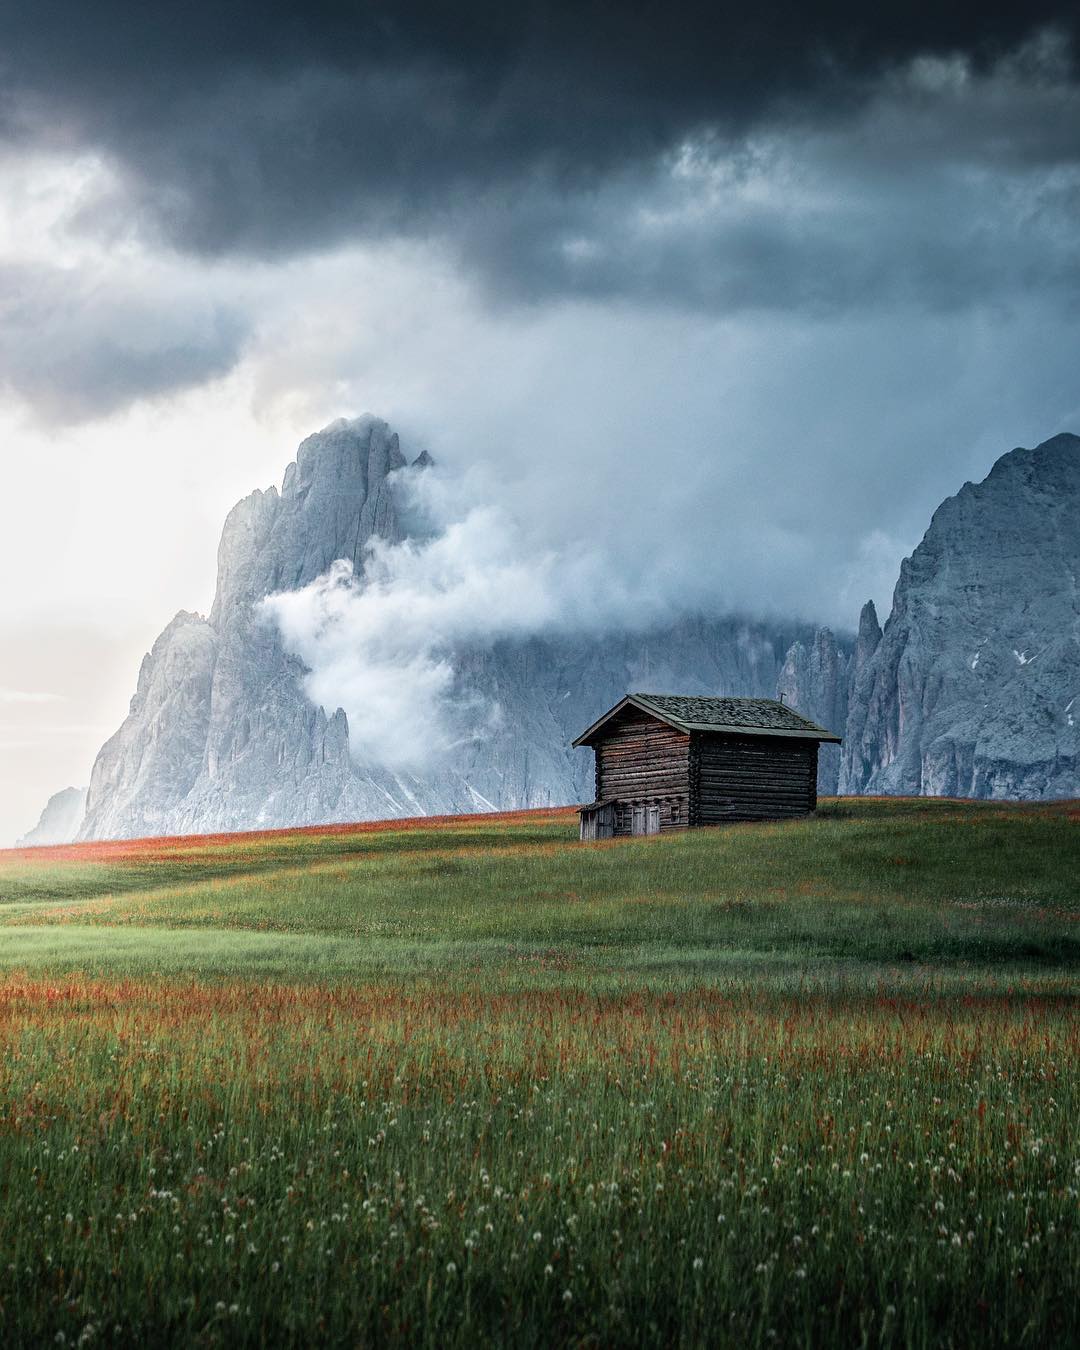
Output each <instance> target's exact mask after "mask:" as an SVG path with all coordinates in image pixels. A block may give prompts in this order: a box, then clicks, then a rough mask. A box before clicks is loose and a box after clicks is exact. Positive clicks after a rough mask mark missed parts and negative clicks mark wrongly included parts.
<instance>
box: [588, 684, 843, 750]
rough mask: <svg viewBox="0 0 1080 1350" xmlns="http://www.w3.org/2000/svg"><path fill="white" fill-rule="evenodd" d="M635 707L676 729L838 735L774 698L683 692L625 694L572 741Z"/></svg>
mask: <svg viewBox="0 0 1080 1350" xmlns="http://www.w3.org/2000/svg"><path fill="white" fill-rule="evenodd" d="M627 707H633V708H638V709H639V710H640V711H641V712H645V713H648V714H650V716H652V717H656V718H659V720H660V721H661V722H666V723H667V724H668V725H669V726H672V727H675V728H676V729H677V730H678V731H686V732H690V731H726V732H729V733H733V734H736V733H737V734H738V735H741V736H797V737H801V738H803V739H805V740H814V741H833V742H835V743H836V744H839V743H840V737H839V736H837V735H836V734H835V733H834V732H832V731H827V730H826V729H825V728H824V727H819V726H818V725H817V723H816V722H811V721H810V719H809V718H807V717H803V716H802V715H801V714H800V713H797V712H796V711H795V709H794V708H789V707H788V706H787V704H786V703H780V702H778V701H777V700H776V699H773V698H705V697H699V696H697V695H686V694H627V695H626V697H625V698H622V699H620V700H619V702H618V703H616V704H615V706H614V707H613V708H609V709H608V711H607V712H606V713H604V715H603V717H601V718H598V719H597V721H595V722H594V723H593V724H592V726H591V727H588V728H587V729H586V730H585V731H583V732H582V733H581V735H580V736H579V737H578V738H577V740H576V741H574V745H590V744H591V743H592V741H593V740H595V739H597V738H598V736H599V733H600V731H601V730H602V728H603V727H604V725H605V723H607V722H608V721H610V720H611V718H613V717H614V716H615V715H616V714H617V713H620V712H622V710H623V709H624V708H627Z"/></svg>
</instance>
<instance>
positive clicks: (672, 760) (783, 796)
mask: <svg viewBox="0 0 1080 1350" xmlns="http://www.w3.org/2000/svg"><path fill="white" fill-rule="evenodd" d="M823 741H831V742H834V743H836V744H839V742H840V737H839V736H837V735H835V734H834V733H833V732H831V731H827V730H826V729H825V728H824V727H819V726H817V725H816V724H815V723H814V722H811V721H808V720H807V718H805V717H802V716H800V715H799V714H798V713H797V712H796V711H795V710H794V708H789V707H788V706H787V705H786V704H784V703H778V702H776V701H775V700H774V699H771V698H697V697H692V698H691V697H684V696H682V695H678V694H627V695H626V697H625V698H624V699H622V700H621V701H620V702H619V703H616V705H615V706H614V708H611V709H610V710H609V711H608V712H606V713H605V714H604V715H603V717H601V718H600V719H599V720H598V721H596V722H594V723H593V724H592V726H591V727H589V728H588V730H587V731H583V732H582V733H581V735H580V736H579V737H578V738H577V740H576V741H574V745H575V746H579V745H591V746H592V748H593V750H594V751H595V752H596V799H595V801H593V802H590V803H589V805H588V806H583V807H582V808H581V837H582V839H609V838H611V837H612V836H613V835H621V834H660V833H662V832H663V831H666V830H683V829H686V828H688V827H690V828H692V827H693V826H695V825H722V824H724V823H725V822H728V821H736V820H784V819H787V818H788V817H792V816H805V815H808V814H809V813H810V812H811V811H813V810H815V809H816V807H817V758H818V746H819V745H820V744H821V743H822V742H823Z"/></svg>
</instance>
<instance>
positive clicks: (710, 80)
mask: <svg viewBox="0 0 1080 1350" xmlns="http://www.w3.org/2000/svg"><path fill="white" fill-rule="evenodd" d="M1072 17H1073V11H1072V7H1071V6H1069V5H1064V4H1061V3H1054V2H1053V0H1035V3H1031V4H1025V5H1019V4H997V5H994V4H991V5H983V6H978V7H975V6H957V5H951V6H948V5H947V6H942V5H937V4H926V3H922V4H911V3H910V2H908V3H902V2H901V0H885V3H883V4H880V5H877V6H874V7H873V10H872V12H871V11H870V10H868V8H867V7H866V5H865V4H862V3H853V0H826V3H819V4H815V5H812V6H810V5H805V4H800V3H797V2H796V0H772V2H771V3H769V2H767V3H764V4H759V5H753V6H746V5H738V6H735V5H717V4H705V3H697V2H696V0H681V2H676V3H664V4H661V3H658V0H648V2H647V3H641V4H634V5H614V4H611V3H596V2H594V3H580V0H575V2H574V3H570V2H569V0H564V2H563V3H557V2H555V3H551V2H549V3H539V4H538V3H523V4H521V5H507V4H504V3H496V2H495V0H480V3H476V2H475V0H474V2H473V3H470V4H467V5H450V4H441V3H435V0H426V2H425V3H416V2H415V0H413V2H411V3H410V2H408V0H406V2H405V3H400V2H399V3H393V4H362V5H359V4H347V3H313V4H308V5H304V6H296V5H291V4H290V5H283V4H277V5H275V4H254V3H250V2H244V0H242V2H241V3H237V4H230V5H219V4H211V3H209V0H194V3H192V4H190V5H184V6H183V7H173V6H146V5H135V4H131V3H121V2H120V0H103V3H101V4H95V5H93V6H86V5H84V4H78V3H75V0H42V3H40V4H37V5H34V6H10V7H8V9H7V12H6V16H5V17H4V18H3V19H2V20H0V39H2V41H0V51H3V52H5V53H6V54H7V55H6V59H5V58H3V57H0V72H2V74H3V87H4V89H5V91H6V93H5V96H4V99H3V101H2V102H0V133H5V134H6V136H7V138H8V140H9V142H11V143H22V144H27V145H34V146H39V147H40V146H46V147H52V148H56V147H60V146H68V147H83V148H84V147H87V146H90V147H93V148H94V149H95V150H98V151H100V152H101V153H103V154H105V155H107V156H109V157H110V159H111V160H112V162H113V163H115V165H116V167H117V171H118V174H119V178H120V181H121V183H122V187H120V188H116V189H115V190H114V192H113V193H112V195H111V200H110V199H108V198H107V199H105V200H102V201H100V202H98V203H97V204H96V206H95V207H94V208H93V209H88V212H87V217H86V222H87V223H89V224H96V225H97V226H99V227H101V228H107V227H109V226H110V224H111V226H112V227H115V224H116V221H117V220H118V219H124V220H125V221H127V222H129V223H130V221H131V220H132V219H133V218H137V220H138V223H139V226H140V228H142V229H143V230H149V231H151V232H155V233H156V234H158V235H159V236H160V237H161V238H162V239H164V240H167V241H168V242H169V243H170V244H171V245H173V246H176V247H179V248H181V249H185V250H189V251H192V252H195V253H202V254H209V255H220V254H222V253H227V254H235V253H239V254H244V255H249V256H250V255H261V256H266V255H272V256H275V255H281V254H283V253H284V254H287V253H293V252H303V251H306V250H311V249H319V248H325V247H330V246H333V245H336V244H340V243H341V242H342V241H344V240H350V239H356V238H359V237H366V238H372V237H385V236H386V235H387V234H395V235H400V234H408V235H411V236H414V237H423V238H428V237H447V238H449V239H450V240H451V241H452V242H453V243H454V244H455V245H457V246H459V247H460V248H461V249H462V251H463V253H464V255H465V256H466V257H467V258H468V259H469V261H470V262H471V263H472V264H473V265H474V266H476V267H477V268H479V269H480V270H482V271H486V272H487V273H488V274H489V277H490V276H495V275H500V276H501V277H503V278H510V277H512V276H514V275H515V274H516V273H517V272H518V270H519V269H520V268H521V266H522V265H523V264H527V266H526V269H525V270H526V273H527V276H528V278H529V284H531V285H532V286H533V287H534V288H537V289H545V288H552V289H557V290H566V289H567V288H573V287H575V286H577V285H584V287H585V289H586V290H596V289H601V290H608V289H617V288H618V284H617V277H622V278H627V277H629V276H630V275H631V274H632V273H633V272H634V271H635V270H636V269H637V267H638V266H639V264H640V257H639V255H640V253H641V252H642V251H643V248H644V245H643V238H642V231H641V230H638V231H637V233H636V235H633V233H632V237H631V238H629V239H628V240H627V241H626V244H625V246H624V249H623V252H622V254H621V257H620V254H619V252H618V250H616V253H615V255H614V257H612V256H611V255H608V256H607V257H606V259H605V260H604V261H603V262H596V264H595V265H594V266H591V267H590V266H588V265H583V259H584V260H585V261H586V263H587V261H588V259H589V258H590V257H592V255H591V254H590V252H589V248H590V235H592V234H594V233H595V232H596V231H595V228H594V227H595V226H597V225H602V224H603V223H604V222H605V220H608V221H609V220H610V216H611V213H612V211H613V210H616V208H617V205H618V203H620V202H622V203H624V204H625V203H626V202H627V201H628V200H629V201H630V202H631V204H632V205H633V204H636V205H642V204H647V203H648V201H649V199H650V197H651V196H652V195H653V194H654V192H655V189H656V178H657V176H659V178H660V180H661V182H662V184H665V185H668V186H670V185H669V184H668V180H669V179H670V177H671V169H672V166H673V165H675V166H677V165H678V164H679V163H680V162H682V161H683V160H685V156H686V148H687V147H688V146H691V147H696V149H695V150H694V153H695V154H697V155H698V156H699V158H702V157H704V158H705V159H709V158H712V159H714V160H715V162H716V163H718V164H719V165H720V166H721V176H720V177H719V178H717V179H714V182H713V187H714V188H716V187H717V186H718V185H720V184H722V183H724V182H726V183H727V184H728V185H729V186H731V187H733V188H736V189H737V187H738V181H739V179H740V178H745V176H746V175H747V174H748V173H749V174H750V175H751V176H752V175H753V170H754V162H755V156H756V154H757V153H758V147H757V143H756V141H755V136H756V133H757V132H758V131H759V130H761V129H763V128H764V129H766V131H767V133H768V134H776V133H777V132H779V133H781V134H783V135H787V136H791V135H794V134H796V133H798V134H803V133H805V132H807V130H808V129H819V130H820V131H821V132H822V133H823V134H825V135H826V136H828V134H829V132H830V130H831V129H833V128H835V127H837V126H839V125H842V124H843V123H844V122H845V120H847V119H850V118H851V117H853V116H858V114H859V110H860V109H862V108H863V107H865V105H866V103H867V102H868V101H869V100H873V99H874V98H875V97H878V96H879V95H880V93H881V90H882V88H883V87H885V86H887V85H888V83H889V81H890V80H892V79H893V78H894V76H895V72H897V71H903V70H905V69H907V68H908V67H910V65H911V63H912V62H918V61H923V62H927V61H929V62H931V63H937V64H936V65H931V66H930V67H929V69H930V70H931V72H936V74H934V79H936V81H937V83H938V86H939V87H938V89H937V93H938V94H939V95H940V94H941V93H942V87H941V86H942V85H943V84H945V85H947V84H949V83H950V81H951V84H952V86H953V89H954V92H955V89H956V85H957V82H958V81H959V82H960V83H961V84H962V83H963V82H964V81H967V82H969V83H977V82H978V81H979V80H981V79H983V78H985V77H986V76H987V75H989V74H992V73H994V72H997V74H998V77H999V78H1000V73H1001V71H1002V69H1003V66H1004V65H1005V64H1007V63H1009V62H1012V63H1013V65H1014V79H1015V80H1017V81H1019V82H1021V83H1024V84H1026V85H1034V86H1039V85H1045V83H1046V81H1047V79H1048V78H1050V79H1051V81H1052V82H1053V83H1055V84H1056V85H1058V86H1059V87H1060V86H1061V85H1062V84H1064V85H1068V86H1070V87H1071V86H1072V84H1073V81H1074V79H1075V74H1076V61H1075V47H1074V41H1073V30H1072V27H1071V20H1072ZM1047 33H1051V34H1053V39H1052V62H1051V64H1052V66H1053V70H1052V72H1051V73H1050V76H1049V77H1048V73H1047V59H1046V57H1047V51H1048V50H1049V49H1048V48H1047V46H1046V39H1045V38H1043V39H1040V38H1039V35H1040V34H1047ZM1040 41H1041V43H1042V47H1041V48H1040ZM1017 51H1026V53H1027V55H1026V57H1025V58H1024V61H1023V62H1022V63H1021V65H1022V66H1023V69H1019V68H1015V67H1016V59H1017V58H1016V53H1017ZM1025 63H1026V64H1025ZM931 92H932V91H931V89H930V87H929V85H927V86H926V87H925V88H924V89H923V90H922V94H923V96H927V95H928V94H930V93H931ZM1029 103H1030V100H1029ZM999 111H1000V112H1002V113H1004V112H1005V111H1006V109H1005V108H1004V107H1001V108H1000V109H999ZM1009 111H1010V120H1009V125H1008V126H1007V127H1006V126H1005V125H1004V120H1003V119H1002V118H993V117H992V118H991V122H992V123H994V122H999V123H1001V124H1000V125H997V126H994V125H991V126H990V127H984V126H983V125H982V121H981V119H982V117H983V116H984V114H985V113H986V108H985V107H981V108H979V107H976V108H972V109H969V110H968V112H967V113H966V123H967V125H966V128H964V127H963V126H960V125H957V119H955V118H952V119H949V122H950V124H951V131H950V132H949V133H948V134H949V135H953V136H959V138H960V141H961V142H963V141H965V140H966V142H967V144H966V146H965V145H963V144H955V145H953V146H951V147H950V146H947V145H941V144H939V145H937V146H933V147H931V146H927V145H925V144H923V145H922V146H921V147H920V146H919V145H918V144H916V146H915V154H916V155H918V154H919V153H920V149H921V151H922V152H923V153H924V154H925V153H929V154H930V156H931V157H932V158H937V159H941V158H944V159H946V160H948V158H949V157H950V154H951V153H952V152H953V151H958V152H959V153H960V154H961V155H962V156H964V155H965V153H966V154H967V155H968V156H969V157H970V159H971V161H972V162H975V163H980V162H985V161H987V159H989V160H991V161H992V160H994V159H1000V158H1001V157H1002V156H1008V155H1009V154H1010V153H1016V154H1018V155H1019V156H1021V157H1022V158H1023V159H1024V162H1025V163H1030V152H1031V148H1032V147H1031V145H1030V141H1031V140H1032V139H1033V138H1034V139H1035V140H1036V141H1037V142H1038V144H1037V146H1036V147H1035V153H1036V156H1037V157H1038V158H1039V159H1041V160H1042V161H1043V162H1044V163H1049V162H1052V161H1055V160H1061V161H1063V162H1068V163H1075V161H1076V154H1077V136H1078V134H1080V133H1078V130H1077V121H1076V118H1075V117H1073V118H1072V120H1071V122H1070V120H1069V119H1068V118H1067V117H1062V116H1059V115H1055V108H1054V107H1053V106H1050V105H1047V106H1045V107H1043V108H1042V109H1041V110H1039V109H1038V108H1035V109H1034V110H1033V109H1032V108H1031V107H1030V106H1029V107H1028V108H1027V109H1021V110H1020V115H1019V116H1016V112H1017V110H1016V109H1011V110H1009ZM1032 111H1034V113H1035V117H1034V122H1033V123H1032V122H1031V121H1030V119H1029V117H1028V114H1029V113H1031V112H1032ZM1056 111H1057V112H1060V111H1061V109H1057V110H1056ZM964 120H965V114H963V113H962V114H961V117H960V119H959V121H960V122H963V121H964ZM917 123H918V118H917V114H916V117H915V133H916V135H915V139H916V142H918V141H919V139H920V136H919V128H918V125H917ZM884 130H885V144H884V145H883V146H882V147H881V148H880V151H879V156H878V160H879V163H880V162H881V160H882V159H883V158H884V159H889V158H891V157H892V156H894V155H896V154H897V153H899V154H900V155H901V158H907V157H908V156H907V152H906V151H905V150H904V148H903V144H902V143H903V142H904V140H905V138H906V135H907V132H906V131H905V129H903V128H900V129H899V131H898V129H897V128H895V127H894V128H892V130H891V132H890V131H889V129H887V128H886V129H884ZM995 131H996V132H997V133H998V134H997V135H994V134H991V133H992V132H995ZM702 147H703V148H702ZM765 153H768V149H767V144H766V147H765ZM676 177H677V176H676ZM678 181H681V183H682V187H683V190H684V191H688V192H690V193H691V195H692V196H695V195H697V194H696V193H694V192H693V187H694V184H693V182H692V181H690V183H689V186H688V180H687V179H685V178H683V179H682V180H678ZM698 186H700V184H698ZM736 196H737V193H736ZM663 206H664V189H662V190H661V209H663ZM624 214H625V213H624ZM654 214H655V212H654ZM755 226H756V222H755V220H754V218H753V217H752V215H751V216H750V217H748V218H747V219H746V220H745V222H744V232H745V235H746V236H747V237H748V238H750V237H753V236H754V235H755ZM680 250H681V253H680ZM718 250H719V251H724V252H725V253H727V252H729V251H730V253H731V255H732V257H733V262H732V263H731V264H729V265H734V263H738V265H740V266H742V267H748V268H750V269H754V268H755V267H756V268H757V269H758V270H762V271H764V270H765V269H767V268H768V267H769V266H770V264H771V263H772V261H773V258H774V255H775V254H777V253H779V254H780V255H781V259H783V255H784V251H785V241H784V240H783V239H774V238H770V237H766V239H765V240H764V242H763V243H762V244H761V246H760V250H759V252H758V253H757V254H756V255H755V250H754V248H753V247H752V246H751V245H750V244H748V243H747V242H746V241H745V240H744V239H741V238H740V237H739V234H738V232H736V231H732V230H730V229H729V230H728V231H726V232H725V231H724V230H720V232H719V234H718V236H717V237H716V238H715V241H714V244H713V246H711V247H710V246H709V245H708V244H707V243H704V242H703V241H701V240H700V239H699V240H697V241H695V239H694V237H693V235H692V234H691V235H689V236H688V237H684V238H683V240H682V242H681V244H680V243H676V244H672V243H671V242H670V241H665V240H664V239H663V238H661V240H660V241H659V245H658V248H657V250H656V256H657V262H656V264H655V266H653V267H651V268H649V269H647V270H648V271H649V273H650V278H649V280H650V285H651V286H652V287H653V288H654V289H655V290H657V291H660V290H662V287H663V284H664V280H665V277H666V275H667V274H668V273H669V272H682V273H685V272H686V271H688V270H691V269H693V268H699V269H700V268H701V267H702V266H703V265H704V266H705V267H706V268H708V267H709V265H710V262H711V259H712V257H713V255H714V254H715V252H716V251H718ZM819 253H820V248H819ZM560 260H561V261H560ZM821 261H824V263H825V264H826V267H827V266H828V263H829V258H828V257H827V256H826V257H825V258H824V259H821V258H820V256H818V255H817V254H813V255H812V256H810V257H809V258H808V262H809V263H810V265H812V266H814V267H817V266H818V264H819V262H821ZM528 264H531V265H528ZM782 270H783V268H781V271H782ZM713 289H714V291H715V294H714V295H712V297H711V298H712V300H713V301H714V302H716V303H724V302H726V300H727V296H728V292H729V291H730V286H728V285H725V284H724V283H723V282H722V281H721V282H720V283H718V284H716V285H715V286H714V288H713Z"/></svg>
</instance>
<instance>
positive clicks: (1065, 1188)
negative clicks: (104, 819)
mask: <svg viewBox="0 0 1080 1350" xmlns="http://www.w3.org/2000/svg"><path fill="white" fill-rule="evenodd" d="M1078 825H1080V808H1078V807H1077V805H1076V804H1075V803H1071V804H1070V803H1062V804H1056V805H1040V806H1004V805H1001V804H972V803H950V802H935V801H920V802H910V801H865V800H864V801H857V802H852V801H845V802H835V803H834V802H828V803H825V804H824V805H823V808H822V810H821V812H820V813H819V815H818V817H817V818H816V819H813V820H810V821H806V822H799V823H795V824H784V825H763V826H740V827H734V828H730V829H727V830H716V831H698V832H694V833H692V834H687V835H684V836H680V837H674V838H660V839H650V840H634V841H620V842H616V843H612V844H607V845H592V846H580V845H578V844H577V843H576V842H574V839H573V832H574V826H575V818H574V817H573V816H572V815H571V814H569V813H566V812H547V813H527V814H522V815H519V816H513V817H504V818H483V817H479V818H461V819H459V820H452V821H444V822H427V823H422V824H415V825H409V826H403V825H400V824H398V825H393V826H388V827H382V828H371V827H364V828H357V829H339V830H325V831H318V830H316V831H293V832H288V833H274V834H265V835H257V836H256V835H249V836H236V837H232V838H230V837H221V838H214V839H199V840H158V841H143V842H139V843H135V844H123V845H105V846H90V847H87V848H65V849H61V850H51V851H50V850H37V851H33V852H28V853H22V854H15V853H8V854H3V853H0V1194H3V1196H4V1204H3V1207H2V1209H0V1341H2V1342H3V1343H4V1344H5V1345H31V1344H35V1345H36V1344H41V1343H44V1342H49V1343H56V1344H69V1345H74V1344H83V1345H86V1344H91V1343H94V1344H118V1345H119V1344H124V1345H129V1344H130V1345H135V1344H139V1345H144V1344H148V1343H153V1344H185V1345H186V1344H196V1345H225V1344H250V1345H260V1344H267V1345H271V1344H297V1345H301V1344H303V1345H306V1344H319V1343H327V1342H329V1343H336V1344H350V1345H354V1344H359V1345H364V1344H381V1343H389V1342H397V1343H409V1344H422V1345H430V1346H444V1345H461V1346H466V1345H475V1344H477V1343H491V1342H496V1343H503V1344H513V1345H515V1346H516V1345H526V1346H529V1345H535V1346H542V1345H543V1346H546V1345H560V1344H573V1345H596V1346H612V1345H623V1344H626V1345H629V1344H646V1345H667V1344H686V1345H692V1344H693V1345H696V1344H709V1345H734V1344H740V1345H753V1346H766V1347H767V1346H774V1345H787V1344H793V1345H807V1346H810V1345H814V1346H817V1345H820V1346H833V1345H867V1346H869V1345H875V1346H878V1345H885V1346H893V1345H895V1346H907V1345H911V1346H930V1345H957V1346H959V1345H974V1344H987V1343H994V1344H1003V1345H1018V1346H1020V1345H1023V1346H1032V1345H1054V1346H1057V1345H1064V1344H1069V1343H1076V1342H1077V1341H1078V1339H1080V1305H1078V1300H1077V1299H1076V1296H1075V1271H1076V1269H1077V1268H1078V1267H1080V1228H1078V1212H1077V1211H1078V1201H1080V1136H1078V1125H1077V1122H1078V1121H1080V1076H1078V1074H1077V1052H1078V1050H1080V1022H1078V1019H1077V998H1078V995H1080V942H1078V937H1077V917H1078V914H1080V897H1078V884H1077V880H1076V878H1077V876H1078V874H1080V847H1078V842H1077V841H1078V837H1080V836H1078V834H1077V827H1078Z"/></svg>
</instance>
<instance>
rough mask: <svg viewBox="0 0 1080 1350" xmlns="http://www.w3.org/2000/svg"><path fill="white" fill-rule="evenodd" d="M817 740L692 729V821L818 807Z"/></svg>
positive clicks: (781, 815)
mask: <svg viewBox="0 0 1080 1350" xmlns="http://www.w3.org/2000/svg"><path fill="white" fill-rule="evenodd" d="M817 754H818V743H817V741H811V740H805V739H800V738H797V737H793V738H788V737H784V736H725V735H717V734H716V733H705V732H700V733H696V734H695V735H694V738H693V746H692V750H691V756H690V784H691V794H692V795H691V807H690V811H691V824H694V825H721V824H724V823H725V822H727V821H734V820H782V819H785V818H787V817H790V816H804V815H807V814H808V813H809V812H811V811H813V810H815V809H816V808H817Z"/></svg>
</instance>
